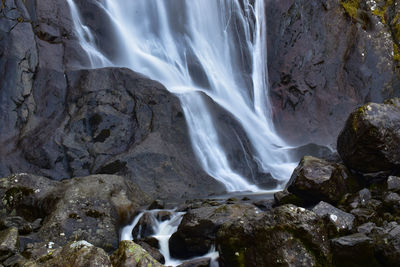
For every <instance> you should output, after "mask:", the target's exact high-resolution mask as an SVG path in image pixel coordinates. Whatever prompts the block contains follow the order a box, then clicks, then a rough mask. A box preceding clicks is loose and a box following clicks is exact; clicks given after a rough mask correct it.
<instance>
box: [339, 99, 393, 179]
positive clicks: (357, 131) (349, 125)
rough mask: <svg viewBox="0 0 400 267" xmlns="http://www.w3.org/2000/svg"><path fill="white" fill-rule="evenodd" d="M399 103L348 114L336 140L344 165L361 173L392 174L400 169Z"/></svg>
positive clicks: (389, 103)
mask: <svg viewBox="0 0 400 267" xmlns="http://www.w3.org/2000/svg"><path fill="white" fill-rule="evenodd" d="M399 128H400V99H392V100H389V101H386V102H385V104H375V103H369V104H367V105H364V106H362V107H360V108H358V109H357V110H356V111H354V112H353V113H351V115H350V117H349V118H348V119H347V122H346V125H345V127H344V128H343V130H342V132H341V133H340V135H339V138H338V143H337V146H338V152H339V154H340V156H341V157H342V159H343V161H344V162H345V164H346V165H347V166H348V167H349V168H352V169H354V170H357V171H360V172H365V173H369V172H379V171H391V170H394V169H396V168H399V167H400V152H399V151H398V149H397V146H398V144H399V142H400V131H399Z"/></svg>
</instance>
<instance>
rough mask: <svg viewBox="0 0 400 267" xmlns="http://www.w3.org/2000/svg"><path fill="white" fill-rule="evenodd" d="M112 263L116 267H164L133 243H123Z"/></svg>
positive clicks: (114, 255) (112, 258)
mask: <svg viewBox="0 0 400 267" xmlns="http://www.w3.org/2000/svg"><path fill="white" fill-rule="evenodd" d="M111 263H112V265H113V266H115V267H124V266H126V267H127V266H132V267H148V266H153V267H161V266H162V265H161V264H160V263H159V262H157V261H156V260H155V259H154V258H153V257H151V256H150V255H149V253H148V252H146V250H144V249H143V248H142V247H140V246H139V245H137V244H135V243H134V242H132V241H122V242H121V243H120V244H119V248H118V250H117V251H115V252H114V254H113V255H112V256H111Z"/></svg>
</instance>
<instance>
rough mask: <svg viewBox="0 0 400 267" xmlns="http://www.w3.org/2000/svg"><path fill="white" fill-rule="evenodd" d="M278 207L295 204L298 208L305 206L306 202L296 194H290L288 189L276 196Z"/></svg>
mask: <svg viewBox="0 0 400 267" xmlns="http://www.w3.org/2000/svg"><path fill="white" fill-rule="evenodd" d="M274 200H275V204H276V205H285V204H293V205H296V206H303V205H304V201H303V200H302V199H301V198H299V197H298V196H296V195H295V194H292V193H289V192H288V191H287V189H285V190H283V191H279V192H277V193H275V194H274Z"/></svg>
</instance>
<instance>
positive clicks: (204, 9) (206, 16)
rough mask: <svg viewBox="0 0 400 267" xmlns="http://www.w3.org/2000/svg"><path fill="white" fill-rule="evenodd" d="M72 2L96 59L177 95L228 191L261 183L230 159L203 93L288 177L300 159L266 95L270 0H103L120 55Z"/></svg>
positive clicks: (261, 158) (258, 154)
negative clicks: (101, 46) (99, 39)
mask: <svg viewBox="0 0 400 267" xmlns="http://www.w3.org/2000/svg"><path fill="white" fill-rule="evenodd" d="M240 1H241V2H243V3H244V4H243V6H244V8H241V7H240V4H239V2H240ZM252 2H253V1H252ZM68 3H69V4H70V6H71V12H72V14H73V19H74V23H75V26H76V28H77V34H78V36H79V40H80V42H81V44H82V46H83V48H84V49H85V50H86V51H87V53H88V55H89V57H90V60H91V63H92V67H104V66H124V67H128V68H131V69H133V70H135V71H137V72H141V73H143V74H145V75H147V76H149V77H151V78H152V79H155V80H158V81H160V82H161V83H163V84H164V85H165V86H166V87H167V88H168V90H170V91H171V92H173V93H175V94H177V95H178V96H179V98H180V100H181V104H182V107H183V109H184V112H185V118H186V120H187V123H188V126H189V131H190V136H191V139H192V144H193V148H194V150H195V153H196V155H197V157H198V159H199V161H200V163H201V164H202V166H203V168H204V169H205V171H207V173H208V174H209V175H211V176H212V177H214V178H215V179H217V180H218V181H220V182H222V183H223V184H224V185H225V186H226V188H227V190H228V191H253V192H254V191H259V189H258V188H257V187H256V186H255V185H252V184H251V183H250V182H248V181H249V180H250V179H249V177H242V175H241V174H239V173H237V172H236V171H235V170H234V169H233V168H232V166H231V165H230V162H229V160H228V156H227V154H226V151H225V150H224V145H227V144H221V142H220V136H219V134H218V132H217V130H216V128H215V120H214V118H213V117H212V115H211V113H210V111H209V109H208V107H207V105H206V101H205V98H204V97H203V96H202V94H206V95H207V96H209V97H210V98H211V99H212V100H213V101H214V102H216V103H217V104H219V105H220V106H221V107H222V108H224V109H225V110H226V111H227V112H229V113H230V114H231V115H232V116H233V117H234V118H235V119H236V120H237V121H238V122H239V123H240V124H241V125H242V126H243V128H244V130H245V132H246V135H247V137H248V139H249V141H250V143H251V145H252V154H253V155H252V157H253V160H255V161H256V162H257V164H258V169H259V170H258V171H261V172H264V173H271V174H272V176H273V177H274V178H276V179H278V180H281V181H286V180H287V179H288V178H289V177H290V175H291V173H292V171H293V169H294V167H295V164H294V163H292V162H291V159H290V158H289V156H288V153H287V149H286V148H285V147H286V145H285V143H284V142H283V141H282V140H281V138H280V137H279V136H277V134H276V132H275V130H274V127H273V123H272V114H271V113H272V112H271V104H270V102H269V98H268V73H267V69H266V66H267V57H266V49H267V44H266V18H265V12H264V10H265V6H264V0H255V1H254V5H253V6H252V5H250V1H249V0H130V1H128V0H103V1H102V2H99V5H100V6H101V8H103V9H104V10H105V11H106V13H107V14H108V15H109V16H110V18H111V20H112V21H113V23H114V27H115V32H116V36H117V41H118V44H119V46H120V47H121V51H120V53H121V55H123V56H119V57H118V58H119V59H106V58H105V57H104V56H103V55H102V54H101V52H99V50H98V49H97V47H96V45H95V43H94V38H93V36H92V34H91V33H90V30H89V29H88V27H86V26H85V25H83V24H82V19H81V18H80V17H79V13H78V10H77V8H76V6H75V4H74V2H73V0H68ZM121 58H122V59H121ZM246 178H247V179H246ZM278 189H279V188H278Z"/></svg>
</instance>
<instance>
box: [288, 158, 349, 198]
mask: <svg viewBox="0 0 400 267" xmlns="http://www.w3.org/2000/svg"><path fill="white" fill-rule="evenodd" d="M352 181H353V179H352V178H351V175H350V173H349V171H348V170H347V168H346V167H345V166H343V165H341V164H337V163H330V162H327V161H325V160H322V159H318V158H314V157H311V156H305V157H304V158H303V159H302V160H301V161H300V163H299V165H298V166H297V168H296V169H295V170H294V172H293V174H292V176H291V178H290V180H289V182H288V184H287V185H286V190H287V191H288V192H289V193H292V194H293V195H295V196H297V198H300V199H302V200H303V202H304V205H310V204H316V203H318V202H319V201H325V202H328V203H332V204H335V203H338V202H339V201H340V200H341V198H342V197H343V196H344V195H345V194H346V193H347V192H348V191H349V190H350V189H351V187H352V183H351V182H352Z"/></svg>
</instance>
